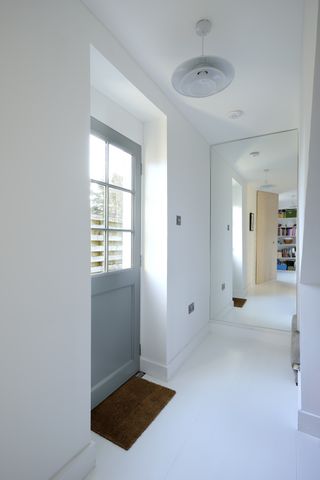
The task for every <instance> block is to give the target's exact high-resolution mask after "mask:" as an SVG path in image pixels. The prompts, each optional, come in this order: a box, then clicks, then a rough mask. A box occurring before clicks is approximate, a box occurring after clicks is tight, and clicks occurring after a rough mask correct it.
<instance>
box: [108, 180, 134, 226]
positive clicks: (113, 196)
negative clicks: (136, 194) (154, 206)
mask: <svg viewBox="0 0 320 480" xmlns="http://www.w3.org/2000/svg"><path fill="white" fill-rule="evenodd" d="M108 212H109V224H108V227H109V228H123V229H125V230H131V228H132V194H131V193H128V192H123V191H122V190H117V189H115V188H109V209H108Z"/></svg>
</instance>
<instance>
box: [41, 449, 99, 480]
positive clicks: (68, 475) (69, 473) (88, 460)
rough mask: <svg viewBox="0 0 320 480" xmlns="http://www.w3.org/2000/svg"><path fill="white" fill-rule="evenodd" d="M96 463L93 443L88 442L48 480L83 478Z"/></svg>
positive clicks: (76, 479)
mask: <svg viewBox="0 0 320 480" xmlns="http://www.w3.org/2000/svg"><path fill="white" fill-rule="evenodd" d="M95 465H96V449H95V443H94V442H90V443H89V444H88V445H87V446H86V447H85V448H83V449H82V450H81V452H79V453H78V454H77V455H76V456H75V457H73V458H72V459H71V460H70V461H69V462H68V463H67V464H66V465H64V466H63V467H62V468H61V470H59V472H57V473H56V474H55V475H54V476H53V477H51V478H50V480H84V479H85V478H86V477H87V476H88V474H89V473H90V472H91V470H93V469H94V467H95Z"/></svg>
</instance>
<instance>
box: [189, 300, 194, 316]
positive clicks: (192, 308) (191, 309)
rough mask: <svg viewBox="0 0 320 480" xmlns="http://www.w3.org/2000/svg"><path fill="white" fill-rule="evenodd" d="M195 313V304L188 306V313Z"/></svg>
mask: <svg viewBox="0 0 320 480" xmlns="http://www.w3.org/2000/svg"><path fill="white" fill-rule="evenodd" d="M192 312H194V303H193V302H192V303H190V305H188V313H189V315H190V313H192Z"/></svg>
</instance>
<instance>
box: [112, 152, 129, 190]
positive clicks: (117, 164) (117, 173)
mask: <svg viewBox="0 0 320 480" xmlns="http://www.w3.org/2000/svg"><path fill="white" fill-rule="evenodd" d="M109 183H110V184H111V185H116V186H118V187H122V188H126V189H128V190H132V155H130V154H129V153H127V152H125V151H124V150H121V148H118V147H115V146H114V145H111V144H110V145H109Z"/></svg>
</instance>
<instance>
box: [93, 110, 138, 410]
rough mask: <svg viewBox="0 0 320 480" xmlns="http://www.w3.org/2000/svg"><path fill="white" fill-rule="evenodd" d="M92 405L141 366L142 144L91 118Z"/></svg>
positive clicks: (102, 398) (96, 403)
mask: <svg viewBox="0 0 320 480" xmlns="http://www.w3.org/2000/svg"><path fill="white" fill-rule="evenodd" d="M90 178H91V184H90V185H91V190H90V205H91V297H92V299H91V301H92V304H91V305H92V306H91V325H92V327H91V328H92V330H91V406H92V408H94V407H95V406H96V405H98V404H99V403H100V402H102V400H104V399H105V398H106V397H107V396H108V395H110V394H111V393H112V392H113V391H114V390H115V389H116V388H118V387H119V386H120V385H122V384H123V383H124V382H125V381H126V380H128V378H130V377H131V376H132V375H134V374H135V373H136V372H137V371H138V370H139V343H140V342H139V337H140V226H141V220H140V210H141V208H140V206H141V203H140V202H141V199H140V183H141V148H140V146H139V145H137V144H136V143H134V142H132V141H131V140H129V139H128V138H126V137H124V136H123V135H121V134H120V133H118V132H116V131H114V130H112V129H111V128H109V127H107V126H106V125H104V124H103V123H101V122H99V121H98V120H96V119H94V118H92V119H91V135H90Z"/></svg>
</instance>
